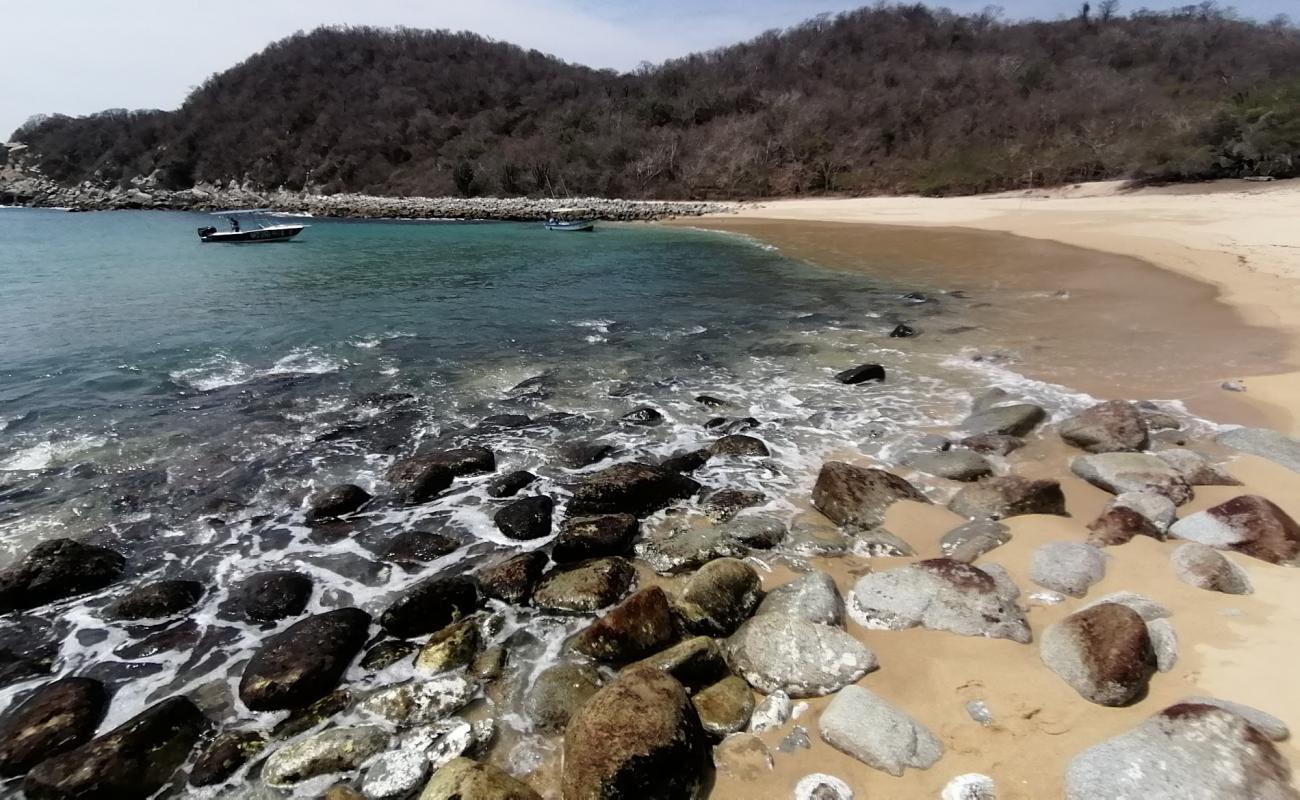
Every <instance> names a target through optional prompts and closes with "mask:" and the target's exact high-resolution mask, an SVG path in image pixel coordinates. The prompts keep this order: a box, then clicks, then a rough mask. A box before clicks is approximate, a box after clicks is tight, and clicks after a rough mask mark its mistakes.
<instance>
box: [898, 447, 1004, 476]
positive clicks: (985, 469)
mask: <svg viewBox="0 0 1300 800" xmlns="http://www.w3.org/2000/svg"><path fill="white" fill-rule="evenodd" d="M906 464H907V465H908V466H909V467H911V468H912V469H915V470H919V471H921V472H925V473H927V474H930V475H935V476H938V477H940V478H947V479H948V480H953V481H965V482H970V481H977V480H979V479H980V478H986V477H988V476H989V475H992V474H993V465H992V464H990V463H989V462H988V459H986V458H985V457H984V456H982V455H980V454H979V453H976V452H975V451H973V450H945V451H943V452H941V453H917V454H915V455H912V456H908V458H907V461H906Z"/></svg>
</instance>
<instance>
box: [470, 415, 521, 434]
mask: <svg viewBox="0 0 1300 800" xmlns="http://www.w3.org/2000/svg"><path fill="white" fill-rule="evenodd" d="M532 421H533V419H532V417H530V416H528V415H527V414H490V415H488V416H486V417H484V418H483V419H481V420H479V423H478V427H479V430H481V431H507V430H510V429H512V428H522V427H524V426H526V425H530V424H531V423H532Z"/></svg>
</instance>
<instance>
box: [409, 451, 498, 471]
mask: <svg viewBox="0 0 1300 800" xmlns="http://www.w3.org/2000/svg"><path fill="white" fill-rule="evenodd" d="M416 458H422V459H425V462H426V463H428V464H434V465H439V466H443V467H446V468H447V470H448V471H449V472H451V474H452V476H453V477H456V478H461V477H464V476H466V475H477V474H479V473H483V472H494V471H496V468H497V457H496V454H494V453H493V452H492V451H491V450H489V449H487V448H486V447H455V448H452V449H450V450H435V451H432V452H428V453H421V454H419V455H417V456H416Z"/></svg>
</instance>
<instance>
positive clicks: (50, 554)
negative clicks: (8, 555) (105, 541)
mask: <svg viewBox="0 0 1300 800" xmlns="http://www.w3.org/2000/svg"><path fill="white" fill-rule="evenodd" d="M125 566H126V559H125V558H123V557H122V555H121V554H120V553H117V552H115V551H113V550H109V549H108V548H106V547H97V546H95V545H88V544H81V543H80V542H76V541H73V540H72V539H51V540H50V541H48V542H41V543H40V544H38V545H36V546H35V547H33V548H32V549H31V550H30V551H28V553H27V555H26V556H24V557H23V559H22V561H19V562H18V563H17V564H15V565H13V566H11V567H9V569H7V570H5V571H4V572H0V614H7V613H8V612H10V611H15V610H20V609H28V608H38V607H40V606H43V605H47V604H49V603H54V602H57V601H59V600H63V599H64V598H68V597H73V596H75V595H79V594H86V593H87V592H94V591H97V590H99V589H103V588H104V587H105V586H108V585H109V584H111V583H113V582H114V581H116V580H117V579H118V578H119V577H120V576H121V574H122V569H123V568H124V567H125Z"/></svg>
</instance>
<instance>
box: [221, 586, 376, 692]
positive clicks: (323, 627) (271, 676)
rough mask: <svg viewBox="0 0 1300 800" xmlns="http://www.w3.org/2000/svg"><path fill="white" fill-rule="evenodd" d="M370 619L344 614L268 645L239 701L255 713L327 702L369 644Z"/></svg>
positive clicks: (252, 665)
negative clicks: (325, 698) (340, 680)
mask: <svg viewBox="0 0 1300 800" xmlns="http://www.w3.org/2000/svg"><path fill="white" fill-rule="evenodd" d="M369 629H370V615H369V614H367V613H366V612H364V611H362V610H361V609H359V608H340V609H336V610H334V611H327V612H325V613H324V614H316V615H315V616H311V617H307V618H306V619H304V620H302V621H301V622H296V623H294V624H293V625H291V626H289V627H288V628H286V629H285V630H284V631H282V632H281V633H278V634H276V635H274V636H272V637H271V638H269V639H267V640H266V641H265V642H263V643H262V645H261V646H260V647H259V648H258V650H257V652H256V653H254V654H253V658H252V659H251V660H250V661H249V662H248V665H247V666H245V667H244V675H243V677H242V678H241V679H240V681H239V698H240V700H242V701H243V702H244V705H245V706H247V707H248V708H249V709H250V710H252V711H281V710H286V709H294V708H301V707H302V706H305V705H308V704H309V703H311V702H313V701H315V700H317V699H319V698H321V697H324V696H325V695H327V694H329V693H330V692H331V691H333V690H334V688H335V687H336V686H338V682H339V679H340V678H341V677H342V676H343V673H344V672H345V671H346V670H347V668H348V665H349V664H350V663H352V659H353V658H354V657H355V656H356V654H357V653H358V652H359V651H360V650H361V647H362V646H363V645H364V644H365V642H366V638H367V637H368V634H369Z"/></svg>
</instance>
